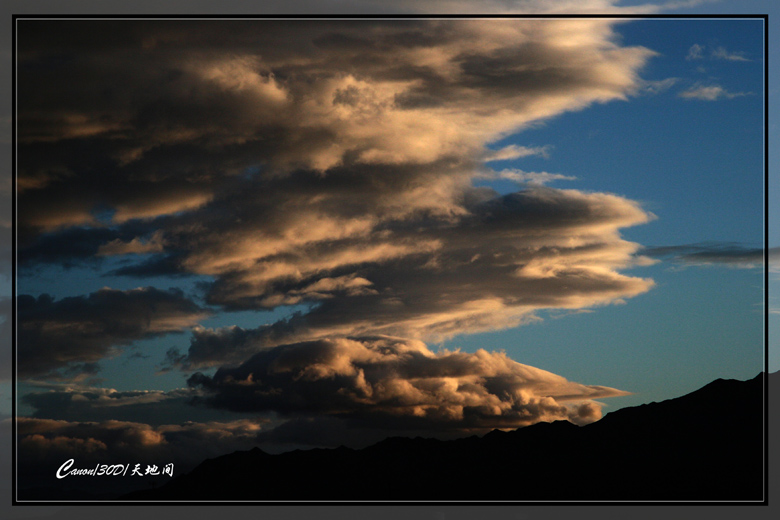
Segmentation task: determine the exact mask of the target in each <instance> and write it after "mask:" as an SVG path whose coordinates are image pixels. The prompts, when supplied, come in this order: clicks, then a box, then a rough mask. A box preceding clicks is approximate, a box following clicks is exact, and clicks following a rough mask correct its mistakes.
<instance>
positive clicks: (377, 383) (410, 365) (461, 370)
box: [189, 336, 626, 433]
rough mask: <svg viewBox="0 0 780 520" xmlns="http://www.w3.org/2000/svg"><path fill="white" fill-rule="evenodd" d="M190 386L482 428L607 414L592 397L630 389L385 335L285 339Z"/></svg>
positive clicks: (436, 425) (289, 407)
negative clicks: (585, 382) (589, 383)
mask: <svg viewBox="0 0 780 520" xmlns="http://www.w3.org/2000/svg"><path fill="white" fill-rule="evenodd" d="M189 384H190V385H191V386H193V387H196V388H201V389H202V390H204V391H205V392H207V394H210V396H209V397H207V398H206V402H207V403H209V404H210V405H212V406H214V407H216V408H224V409H228V410H232V411H241V412H268V411H274V412H277V413H279V414H282V415H283V416H290V417H296V416H298V417H300V416H304V417H306V416H321V415H327V416H330V417H335V418H340V419H344V420H353V421H355V420H356V421H358V422H359V423H360V424H362V425H363V426H364V427H366V426H371V427H373V428H381V429H383V430H399V429H401V430H425V431H428V432H438V431H449V432H461V433H463V432H485V431H487V430H490V429H493V428H517V427H520V426H525V425H528V424H533V423H535V422H539V421H551V420H558V419H567V420H570V421H572V422H575V423H577V424H585V423H588V422H592V421H594V420H596V419H598V418H600V417H601V411H600V406H599V405H598V404H597V403H595V402H594V401H593V399H596V398H604V397H612V396H620V395H626V392H623V391H620V390H616V389H614V388H607V387H602V386H587V385H581V384H578V383H573V382H569V381H567V380H566V379H564V378H562V377H560V376H557V375H554V374H551V373H549V372H546V371H544V370H540V369H538V368H533V367H529V366H526V365H521V364H520V363H517V362H515V361H512V360H511V359H509V358H508V357H507V356H506V355H505V354H504V353H501V352H492V353H491V352H487V351H484V350H479V351H477V352H476V353H464V352H457V351H456V352H449V351H441V352H439V353H434V352H431V351H430V350H429V349H428V348H427V347H426V346H425V344H424V343H422V342H419V341H414V340H407V339H401V338H393V337H389V336H377V337H364V338H334V339H323V340H317V341H311V342H303V343H296V344H291V345H283V346H279V347H276V348H272V349H267V350H265V351H262V352H260V353H258V354H255V355H254V356H253V357H251V358H250V359H249V360H247V361H246V362H245V363H243V364H242V365H240V366H238V367H236V368H226V367H222V368H220V369H219V370H217V372H216V374H215V375H214V376H213V377H209V376H205V375H203V374H200V373H196V374H194V375H193V376H192V377H191V378H190V379H189Z"/></svg>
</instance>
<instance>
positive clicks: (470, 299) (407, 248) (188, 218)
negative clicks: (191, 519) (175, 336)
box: [18, 19, 654, 369]
mask: <svg viewBox="0 0 780 520" xmlns="http://www.w3.org/2000/svg"><path fill="white" fill-rule="evenodd" d="M83 23H84V22H78V21H67V22H64V21H57V22H46V21H42V20H36V21H25V22H23V25H22V27H21V29H20V44H19V52H20V58H19V60H20V70H21V71H22V72H20V81H21V82H22V85H20V89H19V91H20V92H23V93H24V94H23V96H22V98H21V99H20V102H19V105H20V106H19V111H18V114H19V134H20V147H21V149H22V150H23V151H20V158H21V160H20V165H21V166H20V178H22V179H28V178H29V179H36V180H37V181H39V182H37V183H31V184H33V185H34V186H32V187H30V188H28V189H26V190H25V191H23V192H22V194H21V195H20V201H19V207H20V216H19V219H20V240H21V247H20V249H21V264H22V266H23V267H24V266H34V265H37V264H41V263H60V264H67V263H68V262H79V261H92V262H98V265H100V264H99V262H101V261H102V262H105V261H106V260H105V259H106V258H108V257H110V256H112V257H120V258H121V259H122V260H123V261H126V263H125V264H123V266H122V267H120V268H119V269H117V270H115V271H114V272H113V274H121V275H132V276H136V277H144V276H155V275H160V274H167V275H171V274H182V275H183V274H194V275H202V276H204V277H209V278H208V279H209V281H207V282H204V285H203V287H204V288H205V290H206V298H207V301H208V303H210V304H212V305H218V306H221V307H222V308H224V309H228V310H232V309H273V308H277V307H281V306H290V305H304V306H307V310H305V311H302V312H301V314H299V315H297V316H292V317H290V318H289V319H287V320H283V321H281V322H278V323H271V324H268V325H265V326H262V327H258V328H256V329H251V330H246V329H241V328H237V327H236V328H227V329H216V330H209V329H202V330H196V331H195V333H194V334H193V340H192V344H191V346H190V350H189V352H188V353H186V354H181V353H176V352H175V351H173V352H171V355H170V356H169V360H170V361H171V363H172V365H175V366H180V367H185V368H188V369H192V368H197V367H205V366H215V365H218V364H221V363H224V362H230V363H240V362H241V361H243V360H245V359H246V358H247V357H248V356H249V355H251V354H253V353H254V352H256V351H257V350H258V349H261V348H265V347H268V346H273V345H278V344H282V343H290V342H296V341H304V340H313V339H316V338H318V337H321V336H346V335H355V334H357V335H363V334H390V335H398V336H404V337H410V338H415V339H422V340H431V341H439V340H443V339H446V338H450V337H453V336H455V335H458V334H468V333H474V332H483V331H489V330H495V329H498V328H506V327H512V326H516V325H518V324H521V323H525V322H527V321H530V320H534V319H536V318H535V315H534V313H535V312H536V311H538V310H540V309H549V308H563V309H572V310H576V309H581V308H587V307H593V306H598V305H605V304H609V303H616V302H622V301H623V300H624V299H625V298H630V297H632V296H636V295H638V294H641V293H643V292H645V291H647V290H648V289H649V288H650V287H652V281H650V280H646V279H641V278H635V277H630V276H627V275H624V274H622V273H620V272H619V271H620V270H622V269H625V268H630V267H633V266H635V265H637V264H641V262H642V260H637V258H638V257H637V255H635V253H636V251H637V249H638V247H639V246H638V245H637V244H633V243H630V242H627V241H625V240H623V239H622V238H621V237H620V235H619V231H620V229H621V228H623V227H628V226H633V225H638V224H642V223H645V222H648V221H649V220H651V219H652V218H653V217H652V215H650V214H648V213H647V212H645V211H643V210H642V208H641V207H640V206H639V205H638V204H636V203H634V202H632V201H629V200H627V199H625V198H622V197H619V196H616V195H611V194H603V193H586V192H581V191H576V190H554V189H551V188H546V187H544V186H540V184H542V183H543V182H547V181H550V180H555V179H564V178H570V177H569V176H567V175H563V174H550V173H546V172H541V173H538V172H521V171H519V170H505V171H504V172H500V173H496V172H494V171H492V170H490V169H489V168H487V167H486V165H485V160H486V159H487V160H490V159H491V157H492V158H496V157H504V158H508V157H520V156H523V155H528V154H542V153H545V150H546V149H545V148H534V147H523V146H520V145H513V146H509V147H505V148H502V149H500V150H498V151H491V150H490V149H489V148H488V147H487V145H488V143H492V142H495V141H496V140H498V139H500V138H503V137H505V136H507V135H509V134H511V133H513V132H516V131H518V130H520V129H522V128H524V127H527V126H528V125H531V124H535V123H538V122H539V121H542V120H545V119H548V118H550V117H553V116H556V115H559V114H561V113H564V112H567V111H572V110H580V109H583V108H585V107H587V106H589V105H590V104H593V103H600V102H607V101H612V100H623V99H627V98H628V96H631V95H634V94H636V93H638V92H640V91H641V89H642V88H643V83H642V81H641V79H640V78H639V70H640V69H641V67H642V66H643V65H644V64H645V63H646V62H647V60H648V59H649V58H650V57H651V56H652V55H653V54H654V53H653V52H652V51H650V50H648V49H645V48H642V47H625V46H621V45H620V44H619V39H618V38H617V37H616V34H615V33H614V32H613V29H612V24H613V22H612V21H611V20H604V19H583V20H479V21H466V20H427V21H423V20H409V21H406V22H403V23H397V21H392V22H383V21H349V22H347V21H329V22H322V21H317V22H314V21H289V22H280V21H278V20H275V21H245V22H225V21H192V22H187V23H186V24H185V25H182V24H181V23H179V22H176V23H172V22H166V21H154V22H150V21H144V22H142V23H141V22H131V21H113V22H110V23H106V24H105V25H104V24H100V26H99V27H94V26H90V27H91V31H90V35H91V37H90V45H89V46H86V42H83V41H81V40H80V39H78V38H74V37H73V34H79V31H80V30H81V29H80V28H81V27H82V25H83ZM101 42H103V43H105V45H103V44H102V43H101ZM51 49H57V51H56V52H57V56H60V57H61V58H62V59H60V60H59V61H56V60H55V61H54V62H52V61H51V60H50V59H49V58H50V53H51V52H52V51H51ZM87 49H90V50H89V52H87ZM95 49H97V50H95ZM205 49H208V50H205ZM357 49H359V52H358V51H357ZM128 55H130V56H133V60H127V59H126V58H125V57H126V56H128ZM51 63H56V67H55V66H50V65H51ZM47 64H49V65H47ZM64 71H67V74H63V72H64ZM55 78H56V79H57V84H58V91H57V93H56V95H53V94H52V92H50V91H49V89H48V88H46V87H45V86H46V85H50V84H52V82H53V81H54V79H55ZM74 114H78V117H76V116H74ZM95 121H99V122H101V124H100V125H96V124H94V122H95ZM80 125H81V126H83V127H84V128H80ZM51 172H59V173H57V174H56V175H54V174H52V173H51ZM495 176H499V177H501V176H503V177H505V178H511V179H513V180H515V181H518V182H522V183H527V186H526V189H524V190H523V191H519V192H517V193H515V194H510V195H507V196H499V195H498V194H497V193H495V192H493V191H492V190H490V189H488V188H479V187H474V186H473V182H474V181H475V180H479V179H485V178H491V177H495ZM194 321H195V318H194V315H193V319H191V320H187V323H188V324H192V323H193V322H194ZM133 337H137V336H133ZM123 341H129V339H128V340H123ZM105 343H106V344H108V341H106V342H105ZM107 349H108V346H103V347H101V348H100V349H97V350H98V351H99V354H98V353H96V352H93V350H90V352H92V353H93V355H84V356H81V358H84V359H85V361H86V362H92V361H94V359H97V358H99V357H101V356H102V355H105V354H106V353H107V352H108V350H107Z"/></svg>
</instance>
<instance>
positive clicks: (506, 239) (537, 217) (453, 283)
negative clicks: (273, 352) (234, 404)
mask: <svg viewBox="0 0 780 520" xmlns="http://www.w3.org/2000/svg"><path fill="white" fill-rule="evenodd" d="M481 193H484V195H483V198H484V200H482V201H479V202H477V203H475V204H473V205H469V206H468V213H467V214H466V215H463V216H455V217H442V218H439V219H433V218H424V219H422V220H407V221H405V222H401V223H398V224H397V225H395V226H392V227H390V226H388V227H387V228H386V229H385V230H383V231H382V232H381V233H376V234H374V233H367V234H366V236H364V237H360V236H358V237H355V238H350V239H346V238H345V239H341V240H322V241H317V242H313V243H311V244H306V245H305V246H303V245H301V246H297V247H296V248H295V249H289V250H288V251H286V252H285V253H284V254H283V255H282V254H280V253H277V254H275V255H268V257H267V259H263V258H262V257H261V258H258V259H257V260H255V259H252V258H246V256H245V255H248V254H250V253H255V254H257V253H256V250H255V251H252V250H251V249H249V248H250V247H253V248H257V247H258V246H257V245H255V243H254V242H252V243H247V247H246V249H245V248H244V247H242V243H241V241H237V240H236V236H235V235H234V236H233V237H232V241H231V244H229V243H228V242H226V241H225V237H222V236H216V235H215V236H214V239H215V240H216V242H215V244H214V247H213V249H212V248H208V249H209V250H213V251H215V254H214V255H212V254H204V256H203V261H204V262H205V261H208V262H209V265H211V266H213V265H214V262H215V259H219V261H220V262H222V263H224V264H227V265H230V266H232V267H231V269H230V270H225V272H224V273H223V274H222V275H221V276H220V277H219V278H218V279H217V281H216V282H215V283H214V284H213V285H212V286H211V287H210V292H209V295H208V298H209V301H210V303H212V304H219V305H223V306H227V307H229V308H239V309H264V308H274V307H276V306H279V305H291V304H309V305H311V307H310V308H309V309H307V310H303V311H301V312H300V313H298V314H296V315H293V316H291V317H289V318H287V319H284V320H281V321H279V322H277V323H273V324H269V325H264V326H262V327H259V328H257V329H251V330H247V329H242V328H239V327H229V328H224V329H216V330H210V329H196V330H195V331H194V334H193V342H192V344H191V346H190V349H189V352H188V353H187V355H186V356H184V357H181V356H180V355H179V356H176V355H174V356H173V357H172V359H175V360H177V361H176V363H175V364H179V365H181V366H183V367H185V368H188V369H192V368H197V367H204V366H213V365H215V364H219V363H223V362H240V361H241V360H242V359H246V356H247V354H251V353H252V352H255V351H257V350H258V349H261V348H264V347H266V346H272V345H278V344H281V343H289V342H294V341H303V340H311V339H315V338H317V337H321V336H333V335H342V336H344V335H353V334H360V335H362V334H390V335H396V336H404V337H412V338H416V339H422V340H430V341H441V340H444V339H447V338H451V337H453V336H455V335H459V334H470V333H475V332H484V331H489V330H495V329H501V328H508V327H513V326H516V325H519V324H521V323H524V322H527V321H530V320H533V319H535V317H534V312H535V311H538V310H541V309H550V308H560V309H581V308H587V307H593V306H599V305H605V304H609V303H615V302H620V301H622V300H623V299H624V298H628V297H632V296H636V295H638V294H641V293H643V292H646V291H647V290H649V289H650V288H651V287H652V286H653V282H652V281H651V280H647V279H642V278H636V277H630V276H626V275H623V274H621V273H619V272H618V269H621V268H627V267H632V266H635V265H642V264H643V263H646V262H647V260H646V259H643V258H642V257H641V256H637V255H636V253H637V252H638V250H639V247H640V246H639V245H638V244H634V243H631V242H627V241H625V240H623V239H622V238H621V237H620V235H619V234H618V229H619V228H621V227H623V226H629V225H634V224H639V223H643V222H647V221H648V220H650V219H651V218H652V215H650V214H648V213H646V212H644V211H643V210H642V209H641V208H640V207H639V206H638V205H637V204H635V203H633V202H631V201H628V200H626V199H623V198H621V197H617V196H614V195H608V194H599V193H583V192H579V191H576V190H556V189H551V188H546V187H542V186H533V187H530V188H529V189H527V190H524V191H521V192H517V193H513V194H509V195H506V196H503V197H496V196H495V195H494V194H492V193H490V192H484V190H483V191H478V190H477V191H476V192H475V193H474V195H473V197H475V198H476V197H477V196H478V195H479V194H481ZM310 231H314V230H310ZM255 236H256V234H255ZM200 242H201V244H206V242H205V240H201V241H200ZM269 245H270V244H268V243H267V242H266V243H261V244H259V247H268V246H269ZM289 246H290V244H289V243H287V247H289ZM260 253H261V254H262V253H263V252H262V250H261V251H260ZM230 255H233V256H232V257H231V256H230Z"/></svg>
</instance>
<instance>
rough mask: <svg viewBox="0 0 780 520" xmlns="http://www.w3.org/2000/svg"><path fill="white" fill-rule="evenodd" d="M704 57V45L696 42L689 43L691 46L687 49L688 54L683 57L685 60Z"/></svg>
mask: <svg viewBox="0 0 780 520" xmlns="http://www.w3.org/2000/svg"><path fill="white" fill-rule="evenodd" d="M703 58H704V46H703V45H699V44H698V43H694V44H693V45H691V48H690V49H688V55H687V56H686V57H685V59H686V60H700V59H703Z"/></svg>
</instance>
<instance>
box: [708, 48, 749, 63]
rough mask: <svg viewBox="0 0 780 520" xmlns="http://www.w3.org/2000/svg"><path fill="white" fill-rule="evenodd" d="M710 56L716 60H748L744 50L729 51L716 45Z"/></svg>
mask: <svg viewBox="0 0 780 520" xmlns="http://www.w3.org/2000/svg"><path fill="white" fill-rule="evenodd" d="M712 58H713V59H716V60H727V61H750V60H749V59H747V58H746V57H745V53H744V52H729V51H727V50H726V49H725V48H724V47H718V48H716V49H713V50H712Z"/></svg>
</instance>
